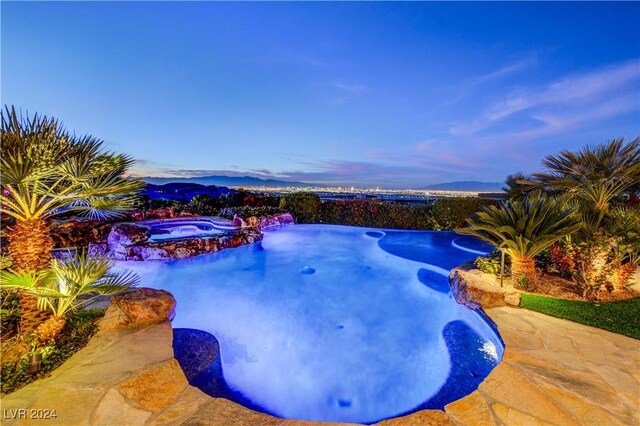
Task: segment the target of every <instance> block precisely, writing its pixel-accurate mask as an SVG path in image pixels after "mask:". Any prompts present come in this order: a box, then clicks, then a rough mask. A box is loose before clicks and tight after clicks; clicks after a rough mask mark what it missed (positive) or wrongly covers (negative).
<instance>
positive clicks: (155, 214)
mask: <svg viewBox="0 0 640 426" xmlns="http://www.w3.org/2000/svg"><path fill="white" fill-rule="evenodd" d="M172 217H176V213H175V211H174V210H173V208H172V207H165V208H158V209H151V210H147V212H146V213H145V218H146V219H169V218H172Z"/></svg>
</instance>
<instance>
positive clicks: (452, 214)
mask: <svg viewBox="0 0 640 426" xmlns="http://www.w3.org/2000/svg"><path fill="white" fill-rule="evenodd" d="M497 204H498V202H497V201H495V200H489V199H485V198H477V197H454V198H438V199H437V200H436V201H435V202H434V203H433V210H432V214H433V219H434V221H435V226H434V228H433V229H435V230H436V231H440V230H449V229H456V228H462V227H464V226H466V223H467V222H466V220H467V218H468V217H471V216H472V215H474V214H475V213H476V212H477V211H479V210H480V208H482V207H485V206H490V205H497Z"/></svg>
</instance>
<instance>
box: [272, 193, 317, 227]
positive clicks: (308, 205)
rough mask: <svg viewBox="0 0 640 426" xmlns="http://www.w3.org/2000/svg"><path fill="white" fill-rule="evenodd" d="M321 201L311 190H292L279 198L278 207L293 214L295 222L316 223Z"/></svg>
mask: <svg viewBox="0 0 640 426" xmlns="http://www.w3.org/2000/svg"><path fill="white" fill-rule="evenodd" d="M321 206H322V201H320V197H318V195H317V194H314V193H312V192H294V193H292V194H288V195H285V196H284V197H282V198H281V199H280V208H281V209H282V210H284V211H287V212H289V213H291V214H292V215H293V217H294V218H295V219H296V222H297V223H317V222H318V220H319V218H320V209H321Z"/></svg>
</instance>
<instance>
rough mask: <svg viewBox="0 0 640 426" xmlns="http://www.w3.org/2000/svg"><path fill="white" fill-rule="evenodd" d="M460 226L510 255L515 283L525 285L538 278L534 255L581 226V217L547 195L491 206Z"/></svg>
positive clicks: (564, 204)
mask: <svg viewBox="0 0 640 426" xmlns="http://www.w3.org/2000/svg"><path fill="white" fill-rule="evenodd" d="M467 223H468V225H469V227H468V228H462V229H458V230H457V232H458V233H460V234H464V235H472V236H474V237H478V238H480V239H481V240H483V241H486V242H487V243H489V244H491V245H493V246H494V247H496V248H497V249H500V250H504V252H505V253H506V254H507V255H509V257H510V258H511V275H512V277H513V278H514V280H515V284H519V285H520V286H521V287H524V288H525V289H526V288H528V286H529V285H530V284H534V283H535V281H536V269H535V256H536V255H537V254H539V253H541V252H542V251H543V250H545V249H546V248H548V247H549V246H551V245H552V244H553V243H555V242H556V241H558V240H560V239H561V238H563V237H565V236H566V235H569V234H572V233H574V232H576V231H577V230H578V229H580V226H581V224H580V219H579V217H578V216H577V215H576V214H575V212H574V211H573V210H571V209H568V208H567V206H566V203H565V202H564V201H562V200H559V199H553V198H548V197H546V196H533V197H529V198H525V199H524V200H521V201H506V202H505V203H504V204H502V205H500V206H488V207H485V208H483V209H482V210H480V211H479V212H478V213H477V214H476V217H472V218H469V219H467Z"/></svg>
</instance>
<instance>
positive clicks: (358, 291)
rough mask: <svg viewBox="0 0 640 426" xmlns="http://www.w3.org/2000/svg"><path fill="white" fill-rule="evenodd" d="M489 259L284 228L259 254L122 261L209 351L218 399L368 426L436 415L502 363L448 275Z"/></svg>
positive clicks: (385, 234)
mask: <svg viewBox="0 0 640 426" xmlns="http://www.w3.org/2000/svg"><path fill="white" fill-rule="evenodd" d="M489 250H490V248H489V247H487V246H484V245H483V244H481V243H479V242H478V241H476V240H474V239H472V238H470V237H460V236H458V235H456V234H455V233H453V232H429V231H424V232H421V231H387V230H384V231H383V230H378V229H367V228H356V227H347V226H333V225H295V226H288V227H281V228H279V229H276V230H273V231H267V232H266V233H265V236H264V240H263V241H262V243H260V244H256V245H251V246H243V247H239V248H237V249H233V250H225V251H222V252H219V253H214V254H211V255H205V256H199V257H195V258H191V259H183V260H177V261H168V262H137V263H136V262H121V263H120V265H122V266H125V267H128V268H131V269H134V270H135V271H136V272H138V273H139V274H140V275H141V278H142V285H144V286H147V287H154V288H162V289H165V290H168V291H170V292H171V293H172V294H173V295H174V296H175V297H176V299H177V301H178V307H177V314H176V317H175V319H174V321H173V325H174V327H181V328H191V329H199V330H204V331H206V332H208V333H211V334H213V335H214V336H216V338H217V339H218V341H219V342H220V353H221V358H222V371H223V375H224V381H225V382H226V386H228V388H229V389H230V397H231V398H233V399H236V400H237V401H241V402H243V403H245V404H248V405H251V406H253V407H258V408H259V409H261V410H263V411H265V412H268V413H271V414H274V415H276V416H280V417H284V418H295V419H306V420H326V421H344V422H363V423H370V422H375V421H378V420H381V419H385V418H389V417H394V416H398V415H401V414H406V413H408V412H411V411H414V410H417V409H422V408H442V407H443V406H444V405H445V404H447V403H449V402H451V401H453V400H456V399H458V398H461V397H462V396H464V395H466V394H468V393H469V392H471V391H472V390H473V389H474V388H475V387H477V385H478V384H479V383H480V381H481V380H482V379H483V378H484V377H486V375H487V374H488V373H489V372H490V371H491V369H492V368H493V367H494V366H495V365H496V364H497V363H498V362H499V360H500V358H501V357H502V351H503V346H502V343H501V341H500V338H499V336H497V335H496V334H495V332H494V331H493V329H492V328H491V327H490V326H489V324H488V323H487V322H486V321H485V320H484V318H483V316H482V315H481V314H480V313H478V312H475V311H472V310H469V309H467V308H466V307H464V306H461V305H458V304H457V303H456V302H455V300H454V299H453V297H452V295H451V292H450V291H449V286H448V279H447V276H448V273H449V270H450V268H452V267H454V266H456V265H459V264H461V263H463V262H465V261H468V260H471V259H473V258H475V257H476V256H477V253H478V252H487V251H489Z"/></svg>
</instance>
